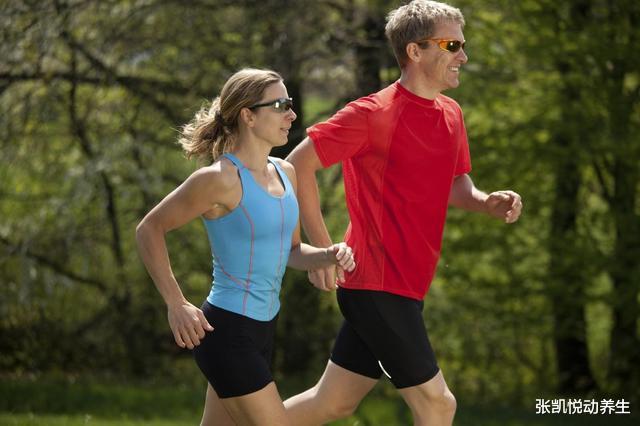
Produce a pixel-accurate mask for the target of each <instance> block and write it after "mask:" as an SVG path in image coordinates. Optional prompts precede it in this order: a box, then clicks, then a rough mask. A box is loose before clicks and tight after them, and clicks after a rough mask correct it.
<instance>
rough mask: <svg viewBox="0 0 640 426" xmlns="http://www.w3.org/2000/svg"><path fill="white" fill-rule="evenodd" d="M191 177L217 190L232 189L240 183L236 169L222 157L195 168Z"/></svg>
mask: <svg viewBox="0 0 640 426" xmlns="http://www.w3.org/2000/svg"><path fill="white" fill-rule="evenodd" d="M192 177H193V178H195V179H197V180H198V181H200V183H201V184H203V185H205V186H207V187H209V188H211V189H215V190H217V191H221V190H222V191H224V190H229V189H233V188H234V187H236V186H237V185H239V184H240V178H239V177H238V169H237V168H236V166H234V165H233V163H232V162H231V161H229V160H228V159H226V158H224V157H221V158H219V159H217V160H216V161H214V162H213V164H211V165H209V166H205V167H201V168H200V169H198V170H196V171H195V172H194V173H193V175H192Z"/></svg>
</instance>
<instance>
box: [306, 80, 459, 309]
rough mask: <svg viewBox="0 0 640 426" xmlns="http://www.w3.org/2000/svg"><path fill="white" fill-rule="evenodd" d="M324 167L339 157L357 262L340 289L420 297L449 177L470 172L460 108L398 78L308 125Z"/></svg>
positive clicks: (434, 252)
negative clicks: (424, 95) (421, 94)
mask: <svg viewBox="0 0 640 426" xmlns="http://www.w3.org/2000/svg"><path fill="white" fill-rule="evenodd" d="M307 134H308V135H309V137H310V138H311V139H312V140H313V142H314V146H315V149H316V152H317V154H318V157H319V158H320V161H321V162H322V164H323V166H324V167H328V166H330V165H332V164H334V163H337V162H339V161H342V164H343V175H344V185H345V193H346V200H347V208H348V210H349V216H350V219H351V222H350V223H349V227H348V229H347V233H346V235H345V241H346V242H347V243H348V244H349V245H350V246H351V247H352V248H353V250H354V253H355V257H356V262H357V264H358V266H357V268H356V269H355V271H353V273H350V274H349V273H348V274H346V282H345V283H344V284H342V285H341V286H342V287H346V288H352V289H367V290H378V291H385V292H389V293H394V294H399V295H402V296H405V297H410V298H413V299H417V300H421V299H422V298H424V296H425V294H426V293H427V291H428V289H429V285H430V284H431V281H432V279H433V275H434V273H435V269H436V265H437V263H438V258H439V257H440V247H441V244H442V232H443V229H444V223H445V218H446V213H447V206H448V201H449V193H450V192H451V185H452V183H453V178H454V176H457V175H461V174H464V173H468V172H469V171H470V170H471V160H470V157H469V146H468V143H467V132H466V130H465V127H464V120H463V118H462V110H461V109H460V106H459V105H458V104H457V103H456V102H455V101H454V100H453V99H451V98H448V97H446V96H443V95H438V96H437V97H436V99H435V100H429V99H425V98H421V97H419V96H417V95H414V94H413V93H411V92H409V91H408V90H407V89H405V88H404V87H402V86H401V85H400V83H399V82H396V83H394V84H392V85H390V86H389V87H387V88H385V89H383V90H381V91H380V92H378V93H375V94H373V95H369V96H366V97H363V98H360V99H358V100H356V101H353V102H351V103H349V104H348V105H347V106H345V107H344V108H343V109H342V110H340V111H338V112H337V113H336V114H335V115H334V116H333V117H331V118H330V119H329V120H328V121H326V122H323V123H319V124H316V125H315V126H312V127H310V128H308V129H307Z"/></svg>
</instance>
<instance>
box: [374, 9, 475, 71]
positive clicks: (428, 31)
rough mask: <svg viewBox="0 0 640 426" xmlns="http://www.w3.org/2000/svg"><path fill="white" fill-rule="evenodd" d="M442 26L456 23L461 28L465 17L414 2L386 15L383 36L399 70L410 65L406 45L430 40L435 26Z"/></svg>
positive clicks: (457, 11) (456, 12)
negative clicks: (390, 48) (442, 23)
mask: <svg viewBox="0 0 640 426" xmlns="http://www.w3.org/2000/svg"><path fill="white" fill-rule="evenodd" d="M441 22H455V23H457V24H460V25H461V26H464V16H462V12H460V9H457V8H455V7H453V6H449V5H448V4H445V3H440V2H437V1H430V0H413V1H412V2H411V3H409V4H406V5H404V6H401V7H399V8H397V9H394V10H392V11H391V12H389V15H387V26H386V27H385V34H386V35H387V38H388V39H389V42H390V43H391V47H392V48H393V53H394V54H395V56H396V59H397V61H398V64H399V65H400V68H404V66H405V65H406V64H407V62H408V61H409V58H408V57H407V50H406V49H407V45H408V44H409V43H411V42H415V41H418V40H424V39H425V38H429V37H431V36H432V35H433V33H434V31H435V28H436V24H439V23H441Z"/></svg>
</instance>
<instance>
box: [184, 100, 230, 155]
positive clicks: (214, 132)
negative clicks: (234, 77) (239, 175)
mask: <svg viewBox="0 0 640 426" xmlns="http://www.w3.org/2000/svg"><path fill="white" fill-rule="evenodd" d="M233 139H234V137H233V132H232V131H231V129H230V128H229V125H228V124H227V123H226V122H225V120H224V117H223V116H222V112H221V111H220V97H217V98H215V99H214V100H213V102H211V105H210V106H209V107H207V105H204V106H203V107H202V108H201V109H200V111H198V112H197V113H196V115H195V117H194V118H193V119H192V120H191V121H190V122H189V123H188V124H186V125H185V126H183V128H182V131H181V132H180V139H179V140H178V142H179V143H180V145H182V149H183V150H184V152H185V155H186V156H187V158H188V159H191V158H192V157H196V158H198V159H199V160H201V161H203V162H205V163H209V164H210V163H213V162H214V161H216V160H217V159H218V157H220V156H221V155H222V154H224V153H225V152H228V151H229V150H230V149H231V146H232V145H233Z"/></svg>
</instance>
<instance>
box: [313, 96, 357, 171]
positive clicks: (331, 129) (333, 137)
mask: <svg viewBox="0 0 640 426" xmlns="http://www.w3.org/2000/svg"><path fill="white" fill-rule="evenodd" d="M367 120H368V109H367V108H365V107H363V106H362V105H359V103H358V101H354V102H351V103H349V104H347V105H346V106H345V107H344V108H342V109H341V110H340V111H338V112H337V113H336V114H335V115H334V116H333V117H331V118H330V119H329V120H327V121H324V122H322V123H318V124H316V125H314V126H311V127H309V128H308V129H307V135H308V136H309V137H310V138H311V140H312V141H313V145H314V147H315V150H316V154H318V158H319V159H320V161H321V162H322V165H323V167H329V166H331V165H332V164H335V163H337V162H339V161H342V160H345V159H347V158H351V157H353V156H354V155H356V154H358V153H359V152H360V151H362V150H364V149H365V148H366V147H367V146H368V144H369V126H368V123H367Z"/></svg>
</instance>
